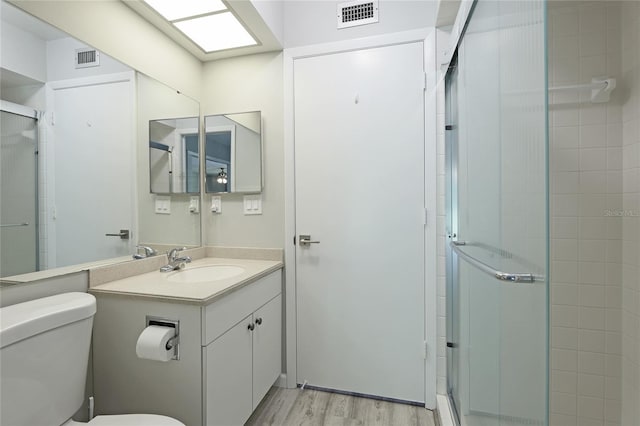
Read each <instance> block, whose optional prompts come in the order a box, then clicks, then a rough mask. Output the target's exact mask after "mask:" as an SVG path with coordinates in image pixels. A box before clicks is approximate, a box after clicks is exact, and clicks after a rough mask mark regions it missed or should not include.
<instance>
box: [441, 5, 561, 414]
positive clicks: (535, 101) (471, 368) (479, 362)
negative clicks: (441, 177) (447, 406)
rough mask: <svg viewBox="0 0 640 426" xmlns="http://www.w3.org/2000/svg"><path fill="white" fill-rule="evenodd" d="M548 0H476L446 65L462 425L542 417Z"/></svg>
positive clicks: (451, 347)
mask: <svg viewBox="0 0 640 426" xmlns="http://www.w3.org/2000/svg"><path fill="white" fill-rule="evenodd" d="M545 29H546V9H545V2H544V1H488V0H478V1H476V2H475V4H474V5H473V7H472V9H471V12H470V14H469V17H468V20H467V22H466V25H465V29H464V31H463V34H462V36H461V37H460V40H459V42H458V45H457V50H456V52H455V54H454V55H453V59H452V61H451V63H450V66H449V71H448V73H447V76H446V83H445V91H446V96H445V99H446V111H445V123H446V131H445V136H446V148H445V157H446V169H447V170H446V180H445V185H446V190H447V191H446V210H447V219H446V228H447V229H446V232H447V237H448V238H447V240H446V244H447V257H446V259H447V362H448V365H447V370H448V371H447V378H448V383H447V391H448V393H449V397H450V401H451V403H452V405H453V406H454V412H455V413H456V417H457V421H458V422H459V424H461V425H469V426H478V425H485V424H486V425H511V424H527V425H546V424H547V423H548V395H547V393H548V392H547V389H548V385H547V383H548V308H547V307H548V275H549V274H548V240H549V237H548V191H547V186H548V185H547V176H548V173H547V146H548V142H547V139H548V138H547V128H548V126H547V81H546V76H547V67H546V51H545V41H546V33H545Z"/></svg>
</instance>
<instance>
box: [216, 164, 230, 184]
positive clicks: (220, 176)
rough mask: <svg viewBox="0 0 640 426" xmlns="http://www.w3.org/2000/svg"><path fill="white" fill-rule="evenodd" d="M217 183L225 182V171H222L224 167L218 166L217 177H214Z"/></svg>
mask: <svg viewBox="0 0 640 426" xmlns="http://www.w3.org/2000/svg"><path fill="white" fill-rule="evenodd" d="M216 180H217V181H218V183H225V184H226V183H227V182H228V180H227V172H225V171H224V167H221V168H220V173H218V179H216Z"/></svg>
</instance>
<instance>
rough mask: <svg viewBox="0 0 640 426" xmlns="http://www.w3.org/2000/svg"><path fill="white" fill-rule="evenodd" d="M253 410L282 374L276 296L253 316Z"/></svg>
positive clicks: (279, 304) (279, 303)
mask: <svg viewBox="0 0 640 426" xmlns="http://www.w3.org/2000/svg"><path fill="white" fill-rule="evenodd" d="M253 319H254V322H255V324H256V328H255V330H254V332H253V409H254V410H255V408H256V407H257V406H258V404H259V403H260V401H261V400H262V398H264V396H265V395H266V393H267V391H268V390H269V388H270V387H271V386H272V385H273V383H274V382H275V381H276V379H277V378H278V376H280V372H281V371H282V357H281V351H282V296H281V295H278V296H277V297H276V298H274V299H271V301H270V302H268V303H267V304H265V305H264V306H262V307H261V308H260V309H258V310H257V311H256V312H255V313H254V314H253Z"/></svg>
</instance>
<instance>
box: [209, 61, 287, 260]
mask: <svg viewBox="0 0 640 426" xmlns="http://www.w3.org/2000/svg"><path fill="white" fill-rule="evenodd" d="M282 72H283V69H282V54H281V53H264V54H259V55H251V56H244V57H238V58H231V59H224V60H220V61H215V62H209V63H206V64H205V66H204V76H203V81H204V84H203V91H202V112H203V115H205V116H207V115H213V114H228V113H238V112H246V111H261V112H262V122H263V129H262V131H263V136H262V137H263V143H264V152H263V156H264V157H263V158H264V168H265V170H264V176H265V181H264V190H263V192H262V215H257V216H245V215H244V214H243V211H242V209H243V203H242V195H240V194H224V195H222V213H221V214H213V213H211V212H210V211H209V210H208V208H207V207H208V205H210V204H211V196H210V195H209V194H207V195H205V206H204V207H205V208H204V209H203V214H205V225H204V226H205V240H204V244H208V245H217V246H240V247H275V248H280V247H283V244H284V172H283V169H284V166H283V159H284V148H283V122H284V118H283V95H282V93H283V86H282V80H283V74H282Z"/></svg>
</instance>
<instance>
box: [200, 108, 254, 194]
mask: <svg viewBox="0 0 640 426" xmlns="http://www.w3.org/2000/svg"><path fill="white" fill-rule="evenodd" d="M205 129H206V130H205V131H206V133H205V156H206V157H205V164H206V192H208V193H220V192H244V193H251V192H254V193H255V192H260V191H262V136H261V135H262V120H261V115H260V111H253V112H244V113H236V114H222V115H209V116H207V117H205Z"/></svg>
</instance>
